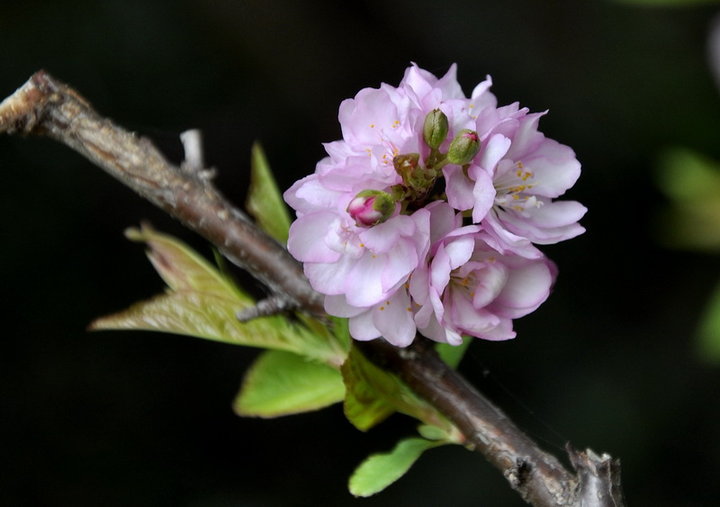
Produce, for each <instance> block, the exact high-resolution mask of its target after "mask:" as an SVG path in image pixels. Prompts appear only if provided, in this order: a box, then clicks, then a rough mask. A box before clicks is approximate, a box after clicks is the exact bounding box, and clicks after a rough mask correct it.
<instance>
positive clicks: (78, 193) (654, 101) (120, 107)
mask: <svg viewBox="0 0 720 507" xmlns="http://www.w3.org/2000/svg"><path fill="white" fill-rule="evenodd" d="M717 11H720V9H718V8H713V7H712V6H709V7H708V6H705V7H702V6H699V7H691V8H662V9H657V8H652V9H651V8H640V7H634V6H628V5H624V4H621V3H616V2H612V1H600V0H596V1H583V2H578V1H577V0H563V1H560V0H554V1H544V2H537V1H532V0H506V1H504V2H495V1H493V2H491V1H461V0H446V1H444V2H436V1H427V0H414V1H412V2H411V1H394V2H388V1H385V0H377V1H375V0H365V1H360V0H358V1H355V2H334V1H329V0H328V1H312V2H301V1H299V2H293V1H290V0H285V1H281V0H271V1H268V0H264V1H260V0H252V1H235V2H233V1H229V0H224V1H223V0H219V1H212V2H211V1H198V0H195V1H193V0H178V1H175V2H161V1H157V0H143V1H139V0H104V1H102V2H97V1H90V0H85V1H83V0H77V1H71V0H64V1H57V0H55V1H49V0H48V1H45V2H40V1H30V0H27V1H24V2H6V3H4V4H3V7H2V8H1V9H0V48H1V49H0V69H2V70H1V71H0V95H2V96H3V97H4V96H6V95H8V94H10V93H11V92H12V91H13V90H14V89H15V88H17V87H18V86H20V85H21V84H22V83H23V82H24V81H25V80H26V79H27V78H28V77H29V76H30V75H31V74H32V73H33V72H34V71H36V70H38V69H40V68H44V69H46V70H48V71H49V72H51V73H53V74H54V75H56V77H58V78H60V79H62V80H64V81H66V82H68V83H70V84H72V85H73V86H74V87H76V89H78V90H79V91H80V92H81V93H82V94H84V95H85V96H86V97H87V98H88V99H89V100H90V101H91V102H92V103H93V104H94V105H95V106H96V108H97V109H98V110H99V111H100V112H102V113H103V114H106V115H108V116H110V117H111V118H113V119H114V120H116V121H117V122H119V123H120V124H122V125H125V126H127V127H128V128H130V129H131V130H134V131H137V132H139V133H141V134H143V135H147V136H149V137H151V138H152V139H153V140H154V141H156V143H157V144H158V145H159V146H160V147H161V148H162V149H163V150H164V151H165V152H166V153H167V154H168V156H169V157H171V158H172V159H173V160H175V161H179V160H180V158H181V156H182V155H181V153H182V150H181V145H180V142H179V139H178V134H179V133H180V132H181V131H183V130H185V129H188V128H194V127H196V128H200V129H202V131H203V133H204V136H205V145H206V157H207V159H208V163H209V164H211V165H213V166H215V167H217V168H218V171H219V177H218V184H219V186H220V187H221V189H222V190H223V191H224V192H225V193H226V194H227V195H228V196H229V197H230V198H231V199H232V200H234V201H235V202H237V203H242V202H243V201H244V198H245V191H246V188H247V182H248V180H247V175H248V167H249V156H250V146H251V144H252V143H253V141H255V140H260V141H261V142H262V143H263V145H264V146H265V148H266V151H267V154H268V157H269V159H270V163H271V164H272V166H273V168H274V170H275V172H276V174H277V178H278V180H279V182H280V185H281V186H282V187H283V188H287V187H288V186H289V185H290V184H291V183H292V182H293V181H294V180H295V179H297V178H299V177H301V176H303V175H305V174H307V173H309V172H311V171H313V169H314V165H315V163H316V162H317V161H318V160H319V159H320V158H321V157H322V156H323V155H324V151H323V148H322V146H321V143H322V142H326V141H331V140H335V139H337V138H339V136H340V129H339V126H338V123H337V108H338V105H339V103H340V101H341V100H342V99H344V98H347V97H351V96H353V95H355V93H356V92H357V91H358V90H360V89H361V88H363V87H368V86H372V87H377V86H378V85H379V84H380V83H381V82H383V81H384V82H387V83H390V84H393V85H397V83H398V82H399V81H400V79H401V78H402V75H403V72H404V69H405V68H406V67H407V65H408V64H409V63H410V62H411V61H414V62H417V63H418V64H419V65H420V66H422V67H424V68H426V69H428V70H431V71H433V72H435V73H436V74H440V75H441V74H443V73H444V72H445V71H446V70H447V68H448V67H449V65H450V64H451V63H453V62H457V63H458V66H459V80H460V82H461V84H462V85H463V88H464V90H465V91H466V93H469V92H470V91H471V90H472V88H473V87H474V85H475V84H476V83H477V82H479V81H480V80H482V79H484V77H485V75H486V74H491V75H492V77H493V80H494V83H495V84H494V87H493V91H494V93H495V94H496V95H497V96H498V98H499V102H500V103H503V104H506V103H510V102H513V101H516V100H519V101H520V102H521V104H522V105H524V106H528V107H529V108H530V109H531V110H534V111H540V110H545V109H547V108H549V109H550V114H549V115H547V116H546V117H544V118H543V120H542V122H541V128H542V130H543V131H544V132H545V133H546V134H547V135H548V136H549V137H553V138H555V139H557V140H559V141H561V142H563V143H565V144H568V145H570V146H572V147H573V148H574V149H575V150H576V152H577V154H578V158H579V159H580V160H581V162H582V163H583V167H584V171H583V175H582V177H581V179H580V180H579V182H578V184H577V186H576V187H575V188H574V189H572V191H571V193H570V198H574V199H577V200H580V201H581V202H583V203H584V204H585V205H587V207H588V208H589V210H590V211H589V213H588V215H587V216H586V218H585V219H584V220H583V224H584V225H585V226H586V228H587V233H586V234H585V235H583V236H581V237H580V238H577V239H575V240H572V241H569V242H566V243H563V244H559V245H555V246H553V247H550V248H546V249H545V250H546V252H548V254H549V255H550V256H551V257H552V258H553V259H555V260H556V262H557V263H558V265H559V267H560V277H559V279H558V284H557V287H556V290H555V293H554V295H553V296H552V297H551V298H550V300H548V302H547V303H546V304H545V305H544V306H543V307H541V308H540V310H538V311H537V312H536V313H535V314H533V315H531V316H529V317H527V318H524V319H521V320H520V321H518V322H517V329H518V332H519V337H518V338H517V339H516V340H514V341H511V342H505V343H490V342H482V341H480V340H478V341H477V342H475V343H473V345H472V347H471V349H470V352H469V354H468V356H467V357H466V359H465V360H464V362H463V363H462V365H461V370H462V371H463V372H464V373H465V374H466V375H467V376H468V377H469V378H470V379H471V380H472V381H473V382H474V383H475V384H476V385H478V386H479V387H480V388H481V389H482V390H483V391H485V392H486V393H487V394H488V395H490V396H491V397H492V398H493V399H494V400H495V401H497V402H498V403H499V404H500V405H501V406H502V407H503V408H504V409H506V410H507V411H508V412H509V413H510V414H511V415H512V417H514V418H516V420H517V421H518V423H519V424H521V425H522V427H524V428H526V429H527V430H528V431H529V433H530V434H531V435H532V436H533V437H534V438H537V439H539V440H540V441H541V442H543V445H544V446H545V447H546V448H548V449H549V450H551V451H553V452H557V453H562V446H563V445H564V443H565V442H566V441H570V442H572V443H573V444H574V445H575V446H577V447H581V448H584V447H586V446H589V447H592V448H593V449H595V450H596V451H607V452H610V453H611V454H612V455H613V456H617V457H620V458H621V459H622V463H623V482H624V485H625V492H626V495H627V497H628V500H629V504H630V505H636V506H639V505H653V506H698V505H716V502H717V501H718V498H720V486H719V485H718V481H717V477H718V474H720V424H718V420H719V418H720V403H719V401H720V397H719V396H718V392H719V391H720V366H719V365H713V364H710V363H707V362H706V361H703V359H702V357H700V356H699V355H698V354H697V352H696V343H695V333H696V329H697V323H698V320H699V319H700V317H701V315H702V312H703V309H704V305H705V302H706V299H707V298H708V296H709V295H710V293H711V292H712V290H713V288H714V286H715V284H716V282H717V281H718V279H720V256H717V255H711V254H701V253H693V252H682V251H677V250H672V249H669V248H666V247H664V246H662V243H661V242H660V241H659V239H658V238H659V236H660V234H659V233H658V231H661V230H662V223H659V222H658V218H657V217H658V213H659V211H660V210H661V209H662V208H663V207H664V206H665V205H666V202H665V200H664V197H663V196H662V195H661V193H660V192H659V190H658V187H657V185H656V176H655V170H656V165H657V160H658V156H659V153H660V152H661V151H662V150H663V149H664V148H666V147H669V146H684V147H687V148H690V149H692V150H696V151H698V152H701V153H704V154H705V155H707V156H710V157H714V158H715V159H718V158H720V95H719V94H718V89H717V88H716V87H715V85H714V82H713V80H712V77H711V74H710V71H709V69H708V66H707V56H706V38H707V32H708V27H709V24H710V20H711V19H712V17H713V16H714V15H715V14H716V12H717ZM0 171H2V173H1V174H2V184H1V185H0V206H1V210H2V212H1V213H0V217H2V219H1V220H0V234H1V237H2V254H1V255H2V257H1V258H0V259H1V262H0V284H1V286H2V289H3V293H4V296H3V301H4V302H3V304H2V308H3V310H4V313H5V314H4V315H3V318H2V323H1V324H0V325H1V326H2V336H3V347H2V353H1V354H0V456H1V457H2V458H1V459H2V468H3V470H2V471H1V472H0V505H8V506H25V505H27V506H35V505H37V506H46V505H47V506H86V505H88V506H96V505H103V506H126V505H133V506H145V505H147V506H156V505H159V506H165V505H167V506H192V507H201V506H202V507H215V506H218V507H219V506H317V505H323V506H324V505H329V506H367V507H373V506H398V505H402V506H404V505H419V506H470V505H472V506H477V505H487V506H519V505H524V503H523V502H522V501H521V500H520V499H519V497H517V496H516V495H515V493H514V492H512V491H511V490H510V489H509V487H508V486H507V485H506V483H505V480H504V479H503V478H502V477H501V476H500V474H498V473H497V472H496V471H495V470H494V469H493V468H491V467H490V465H488V464H487V463H486V462H485V461H484V460H483V458H482V457H481V456H480V455H478V454H475V453H470V452H468V451H466V450H464V449H462V448H459V447H453V448H450V447H448V448H441V449H436V450H432V451H429V452H428V453H427V454H426V455H424V456H423V457H422V458H421V459H420V461H419V462H418V463H417V464H416V466H415V467H414V468H413V469H412V470H411V472H410V473H409V474H408V475H407V476H406V477H404V478H403V479H401V480H400V481H399V482H398V483H396V484H395V485H393V486H391V487H390V488H389V489H388V490H387V491H385V492H383V493H381V494H380V495H378V496H376V497H373V498H371V499H367V500H360V499H354V498H352V497H351V496H350V495H349V494H348V493H347V490H346V479H347V477H348V476H349V474H350V473H351V471H352V470H353V468H354V467H355V466H356V465H357V464H358V463H359V462H360V461H361V460H362V459H364V458H365V456H366V455H368V454H369V453H371V452H378V451H383V450H388V449H389V448H390V447H392V445H393V444H394V442H395V441H396V440H397V439H398V438H401V437H403V436H406V435H409V434H410V433H412V432H413V430H414V428H413V423H412V421H411V420H410V419H407V418H404V417H403V416H397V415H396V416H393V417H392V418H391V419H390V420H389V421H387V422H386V423H384V424H383V425H381V426H379V427H378V428H376V429H373V430H371V431H370V432H369V433H367V434H362V433H360V432H358V431H356V430H355V429H354V428H353V427H351V425H350V424H349V423H348V422H347V421H346V420H345V419H344V418H343V416H342V411H341V408H340V407H339V406H335V407H332V408H330V409H326V410H323V411H320V412H317V413H313V414H307V415H300V416H294V417H288V418H283V419H277V420H270V421H264V420H255V419H241V418H239V417H237V416H235V415H234V414H233V413H232V410H231V407H230V403H231V401H232V399H233V397H234V395H235V393H236V390H237V388H238V386H239V383H240V380H241V378H242V375H243V371H244V370H245V369H246V367H247V366H248V365H249V364H250V362H251V361H252V359H253V358H254V357H255V356H256V354H257V351H255V350H251V349H243V348H238V347H232V346H228V345H221V344H217V343H211V342H206V341H202V340H196V339H191V338H186V337H176V336H170V335H161V334H153V333H139V332H138V333H130V332H127V333H126V332H102V333H100V332H98V333H88V332H86V330H85V328H86V325H87V324H88V323H89V322H90V321H91V320H92V319H93V318H95V317H97V316H100V315H104V314H107V313H111V312H113V311H116V310H119V309H122V308H124V307H126V306H128V305H129V304H130V303H132V302H135V301H137V300H140V299H143V298H146V297H148V296H150V295H153V294H155V293H158V292H160V291H161V290H162V289H163V287H162V283H161V281H160V280H159V278H158V277H157V276H156V275H155V273H154V272H153V270H152V269H151V267H150V265H149V263H148V262H147V261H146V259H145V257H144V255H143V251H142V248H141V247H140V246H138V245H136V244H132V243H130V242H128V241H127V240H126V239H125V238H124V237H123V234H122V232H123V229H124V228H126V227H128V226H132V225H137V224H138V223H139V222H140V221H141V220H149V221H150V222H151V223H152V224H153V225H154V226H155V227H156V228H159V229H161V230H164V231H168V232H171V233H173V234H176V235H178V236H180V237H181V238H183V239H184V240H186V241H188V242H190V243H191V244H192V245H194V246H195V247H197V248H199V249H200V250H201V251H202V252H203V253H206V254H209V253H210V249H209V248H208V246H207V245H205V243H204V242H203V241H202V240H199V239H197V238H196V237H195V236H194V235H193V234H191V233H190V232H187V231H185V230H183V229H182V228H181V227H180V226H179V225H177V224H176V223H175V222H173V221H172V220H171V219H169V218H167V217H165V216H164V214H163V213H161V212H159V211H157V210H155V209H154V208H153V207H152V206H151V205H149V204H147V203H145V202H144V201H143V200H141V199H140V198H139V197H136V196H135V195H134V194H133V193H132V192H131V191H129V190H127V189H126V188H125V187H123V186H121V185H120V184H119V183H117V182H115V181H114V180H112V179H111V178H110V177H109V176H107V175H106V174H104V173H103V172H101V171H100V170H99V169H97V168H95V167H93V166H92V165H91V164H90V163H88V162H86V161H85V160H84V159H82V158H81V157H80V156H79V155H76V154H75V153H73V152H71V151H70V150H69V149H67V148H65V147H63V146H60V145H58V144H56V143H54V142H51V141H49V140H47V139H39V138H29V139H21V138H10V137H0Z"/></svg>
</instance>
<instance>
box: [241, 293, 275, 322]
mask: <svg viewBox="0 0 720 507" xmlns="http://www.w3.org/2000/svg"><path fill="white" fill-rule="evenodd" d="M286 310H288V306H287V299H284V298H278V297H269V298H266V299H261V300H260V301H258V302H257V303H255V306H251V307H249V308H244V309H242V310H240V311H239V312H237V313H236V314H235V316H236V317H237V319H238V320H239V321H240V322H248V321H250V320H253V319H257V318H258V317H267V316H269V315H277V314H278V313H282V312H284V311H286Z"/></svg>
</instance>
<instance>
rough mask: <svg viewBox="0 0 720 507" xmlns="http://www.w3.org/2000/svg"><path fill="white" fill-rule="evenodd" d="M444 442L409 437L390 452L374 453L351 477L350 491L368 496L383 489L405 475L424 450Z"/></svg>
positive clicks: (357, 494)
mask: <svg viewBox="0 0 720 507" xmlns="http://www.w3.org/2000/svg"><path fill="white" fill-rule="evenodd" d="M443 444H444V442H432V441H430V440H425V439H424V438H408V439H405V440H401V441H400V442H398V444H397V445H396V446H395V448H394V449H393V450H392V451H390V452H388V453H382V454H373V455H372V456H370V457H369V458H367V459H366V460H365V461H363V462H362V463H361V464H360V466H359V467H358V468H357V469H355V472H353V474H352V476H351V477H350V481H349V484H348V486H349V489H350V493H352V494H353V495H355V496H363V497H367V496H371V495H374V494H375V493H378V492H380V491H382V490H383V489H385V488H387V487H388V486H389V485H390V484H392V483H393V482H395V481H396V480H398V479H399V478H400V477H402V476H403V475H405V473H406V472H407V471H408V470H409V469H410V467H411V466H412V464H413V463H415V461H417V459H418V458H419V457H420V455H421V454H422V453H423V452H425V451H427V450H428V449H432V448H433V447H438V446H440V445H443Z"/></svg>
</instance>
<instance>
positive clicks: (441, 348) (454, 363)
mask: <svg viewBox="0 0 720 507" xmlns="http://www.w3.org/2000/svg"><path fill="white" fill-rule="evenodd" d="M470 342H472V338H469V337H467V336H463V342H462V344H461V345H449V344H447V343H438V344H437V345H436V346H435V350H437V353H438V355H439V356H440V359H442V360H443V361H444V362H445V364H447V365H448V366H450V367H451V368H457V367H458V365H459V364H460V361H461V360H462V358H463V356H464V355H465V352H467V349H468V347H469V346H470Z"/></svg>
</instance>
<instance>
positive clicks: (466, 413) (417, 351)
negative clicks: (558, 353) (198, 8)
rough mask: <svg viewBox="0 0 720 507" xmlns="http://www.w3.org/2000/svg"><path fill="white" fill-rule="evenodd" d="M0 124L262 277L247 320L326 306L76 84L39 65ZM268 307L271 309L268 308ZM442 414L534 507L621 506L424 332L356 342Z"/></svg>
mask: <svg viewBox="0 0 720 507" xmlns="http://www.w3.org/2000/svg"><path fill="white" fill-rule="evenodd" d="M0 132H6V133H9V134H13V133H20V134H41V135H47V136H50V137H52V138H54V139H56V140H58V141H61V142H63V143H65V144H67V145H68V146H70V147H71V148H73V149H74V150H76V151H78V152H79V153H81V154H82V155H84V156H86V157H87V158H89V159H90V160H91V161H92V162H94V163H95V164H97V165H98V166H99V167H101V168H102V169H104V170H105V171H106V172H108V173H109V174H111V175H112V176H114V177H115V178H117V179H118V180H120V181H121V182H122V183H124V184H125V185H127V186H129V187H130V188H132V189H133V190H134V191H136V192H137V193H138V194H140V195H141V196H143V197H144V198H146V199H148V200H149V201H151V202H153V203H154V204H156V205H157V206H159V207H160V208H162V209H164V210H165V211H167V212H168V213H169V214H170V215H172V216H173V217H175V218H176V219H178V220H179V221H180V222H182V223H183V224H184V225H186V226H187V227H189V228H190V229H193V230H195V231H196V232H198V233H199V234H200V235H202V236H203V237H205V238H206V239H207V240H209V241H210V242H211V243H213V244H214V245H215V246H217V247H218V248H219V249H220V250H221V251H222V252H223V253H224V254H225V255H226V256H227V257H228V259H230V260H231V261H232V262H234V263H236V264H238V265H239V266H241V267H243V268H245V269H246V270H247V271H248V272H250V273H251V274H252V275H253V276H255V277H256V278H257V279H258V280H260V281H261V282H262V283H264V284H265V286H266V287H267V288H268V290H269V291H270V292H271V293H272V296H271V297H270V298H269V300H268V301H267V302H266V304H265V305H264V306H262V305H261V307H260V308H259V309H258V311H257V312H256V314H253V313H252V312H250V313H247V314H244V315H243V317H245V318H252V317H254V316H255V315H261V314H264V313H266V312H267V311H268V308H269V309H271V310H272V311H279V310H282V309H287V308H294V309H300V310H304V311H307V312H311V313H314V314H322V313H323V305H322V296H321V295H320V294H318V293H316V292H315V291H314V290H313V289H312V288H311V287H310V285H309V283H308V281H307V279H306V278H305V277H304V275H303V272H302V268H301V266H300V265H299V264H298V263H297V262H296V261H295V260H294V259H293V258H292V257H291V256H290V255H289V254H288V253H287V250H285V248H284V247H282V246H281V245H279V244H278V243H277V242H275V241H274V240H273V239H272V238H270V237H269V236H267V235H266V234H264V233H263V232H262V231H260V230H259V229H258V228H257V227H255V225H254V224H253V223H252V222H251V221H250V220H249V219H248V218H247V217H246V216H245V215H244V213H242V212H241V211H240V210H238V209H237V208H235V207H234V206H233V205H231V204H230V203H229V202H228V201H227V200H226V199H225V198H224V197H223V196H222V195H220V193H219V192H218V191H217V190H216V189H215V188H214V186H213V185H212V183H211V181H210V178H209V177H207V174H208V173H207V172H206V171H203V170H201V169H200V168H198V167H192V166H193V164H189V165H188V166H186V167H176V166H173V165H172V164H170V163H169V162H168V161H167V160H166V159H165V158H164V157H163V156H162V154H161V153H160V152H159V151H158V150H157V149H156V148H155V147H154V146H153V145H152V143H151V142H150V141H148V140H147V139H144V138H141V137H138V136H136V135H134V134H132V133H129V132H127V131H125V130H123V129H122V128H120V127H118V126H117V125H115V124H114V123H112V122H111V121H110V120H108V119H106V118H103V117H101V116H100V115H98V114H97V113H96V112H95V111H94V110H93V109H92V107H91V106H90V105H89V104H88V102H87V101H85V100H84V99H83V98H82V97H81V96H80V95H79V94H78V93H77V92H75V91H74V90H72V89H71V88H69V87H68V86H66V85H64V84H62V83H60V82H58V81H56V80H55V79H53V78H52V77H51V76H49V75H48V74H47V73H45V72H42V71H41V72H37V73H36V74H34V75H33V76H32V77H31V78H30V79H29V80H28V81H27V82H26V83H25V84H24V85H23V86H22V87H20V88H19V89H18V90H17V91H16V92H15V93H14V94H13V95H11V96H10V97H8V98H7V99H5V100H4V101H3V102H2V103H0ZM265 307H267V308H265ZM360 347H361V350H362V351H363V353H364V354H365V355H366V356H367V357H368V358H369V359H370V360H372V361H373V362H375V363H376V364H378V365H380V366H382V367H384V368H386V369H388V370H390V371H391V372H393V373H395V374H396V375H398V376H399V377H400V378H401V379H402V380H403V381H404V382H405V383H406V384H407V385H408V386H409V387H410V388H411V389H413V390H414V391H415V392H416V393H417V394H418V395H419V396H421V397H423V398H424V399H425V400H427V401H428V402H430V403H431V404H432V405H433V406H434V407H435V408H436V409H437V410H438V411H440V412H441V413H442V414H443V415H445V416H446V417H447V418H448V419H449V420H450V421H451V422H452V423H453V424H454V425H455V426H456V427H457V428H458V429H459V430H460V432H461V433H462V434H463V435H464V436H465V438H466V441H467V442H468V443H469V445H470V446H471V447H472V448H474V449H475V450H477V451H478V452H480V453H482V454H483V455H484V456H485V457H486V458H487V459H488V461H490V463H492V464H493V465H494V466H495V467H496V468H497V469H498V470H500V471H501V472H502V474H503V476H504V477H505V478H506V479H507V481H508V483H509V484H510V486H511V487H512V488H513V489H515V490H516V491H518V493H519V494H520V495H521V496H522V498H523V499H524V500H526V501H527V502H529V503H531V504H533V505H537V506H548V507H550V506H552V507H554V506H577V507H580V506H582V507H618V506H621V505H623V499H622V493H621V490H620V464H619V461H618V460H615V459H612V458H611V457H610V456H608V455H606V454H604V455H602V456H598V455H597V454H595V453H594V452H592V451H591V450H587V451H585V452H578V451H575V450H573V449H572V448H570V447H568V454H569V457H570V461H571V463H572V465H573V467H574V468H575V473H572V472H570V471H568V470H567V469H566V468H565V467H563V466H562V464H561V463H560V462H559V461H558V460H557V458H555V457H554V456H552V455H550V454H548V453H546V452H545V451H543V450H542V449H541V448H540V447H539V446H538V445H537V444H536V443H535V442H533V441H532V440H531V439H530V438H529V437H527V436H526V435H525V434H524V433H523V432H522V431H520V429H519V428H518V427H517V426H516V425H515V424H514V423H513V422H512V421H511V420H510V419H509V418H508V417H507V416H506V415H505V414H504V413H503V412H502V411H501V410H500V409H499V408H497V407H496V406H494V405H493V404H492V403H491V402H490V401H489V400H487V399H486V398H485V397H484V396H482V395H481V394H480V393H479V392H478V391H477V390H475V389H474V388H473V387H472V386H471V385H469V384H468V383H467V381H465V379H463V378H462V377H461V376H460V375H459V374H458V373H457V372H455V371H454V370H452V369H450V368H448V367H447V365H445V363H443V362H442V361H441V360H440V358H439V357H438V356H437V354H435V352H434V350H433V349H432V347H430V346H429V345H428V343H427V342H426V341H424V340H422V339H418V340H416V343H415V344H414V345H413V346H411V347H409V348H407V349H399V348H397V347H393V346H391V345H389V344H387V343H386V342H383V341H381V340H375V341H373V342H368V343H364V344H362V345H360Z"/></svg>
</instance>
